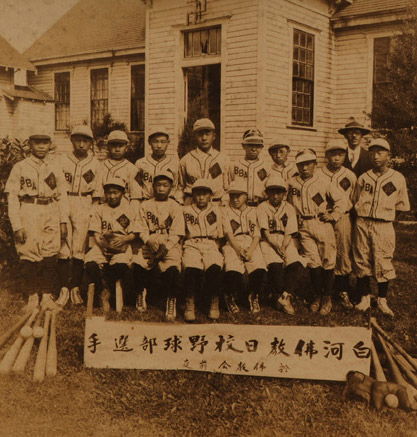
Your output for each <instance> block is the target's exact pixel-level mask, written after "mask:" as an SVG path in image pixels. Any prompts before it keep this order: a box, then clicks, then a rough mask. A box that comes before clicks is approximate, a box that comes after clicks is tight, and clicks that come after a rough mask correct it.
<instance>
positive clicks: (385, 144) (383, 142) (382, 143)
mask: <svg viewBox="0 0 417 437" xmlns="http://www.w3.org/2000/svg"><path fill="white" fill-rule="evenodd" d="M376 146H378V147H382V148H383V149H385V150H388V152H391V146H390V145H389V142H388V141H387V140H385V139H384V138H373V139H372V140H371V142H370V143H369V147H368V150H369V149H370V148H371V147H376Z"/></svg>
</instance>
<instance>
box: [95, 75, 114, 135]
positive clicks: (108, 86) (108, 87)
mask: <svg viewBox="0 0 417 437" xmlns="http://www.w3.org/2000/svg"><path fill="white" fill-rule="evenodd" d="M100 71H101V72H104V71H105V72H106V74H107V98H105V99H103V98H101V99H93V89H94V88H95V87H94V86H93V74H96V73H97V72H100ZM109 100H110V74H109V68H108V67H98V68H91V69H90V119H91V127H92V128H94V126H96V125H97V124H100V123H102V122H103V120H99V121H98V122H95V118H94V117H93V111H94V110H95V109H94V105H93V102H96V101H106V102H107V105H106V106H107V107H106V111H105V112H104V113H103V117H104V116H105V115H106V114H108V113H109V112H110V109H109V108H110V104H109V103H110V102H109Z"/></svg>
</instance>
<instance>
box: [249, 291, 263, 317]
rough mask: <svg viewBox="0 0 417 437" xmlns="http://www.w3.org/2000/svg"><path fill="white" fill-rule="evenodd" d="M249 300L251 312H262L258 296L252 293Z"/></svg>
mask: <svg viewBox="0 0 417 437" xmlns="http://www.w3.org/2000/svg"><path fill="white" fill-rule="evenodd" d="M248 299H249V309H250V312H251V313H253V314H256V313H259V312H260V311H261V307H260V306H259V297H258V295H257V294H252V293H250V294H249V296H248Z"/></svg>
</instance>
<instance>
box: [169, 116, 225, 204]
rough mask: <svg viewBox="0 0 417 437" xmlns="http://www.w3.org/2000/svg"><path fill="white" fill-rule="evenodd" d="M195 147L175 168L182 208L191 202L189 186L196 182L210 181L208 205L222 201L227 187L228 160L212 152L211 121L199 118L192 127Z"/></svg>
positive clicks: (218, 153)
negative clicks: (209, 200) (177, 169)
mask: <svg viewBox="0 0 417 437" xmlns="http://www.w3.org/2000/svg"><path fill="white" fill-rule="evenodd" d="M193 132H194V135H195V139H196V142H197V148H196V149H194V150H192V151H191V152H189V153H187V154H186V155H185V156H184V157H183V158H182V159H181V160H180V166H179V175H178V186H179V189H180V190H181V192H182V193H183V196H184V205H189V204H190V203H191V201H192V194H191V187H192V186H193V184H194V182H195V181H196V180H197V179H210V180H212V189H213V193H214V194H213V198H212V199H211V201H212V202H222V200H225V192H226V191H227V187H228V184H229V177H228V169H229V159H228V157H227V156H226V155H223V154H222V153H221V152H219V151H217V150H215V149H213V147H212V146H213V142H214V139H215V138H216V133H215V127H214V124H213V122H212V121H211V120H209V119H208V118H202V119H199V120H197V121H196V122H195V123H194V126H193Z"/></svg>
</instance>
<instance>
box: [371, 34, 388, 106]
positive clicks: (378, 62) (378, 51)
mask: <svg viewBox="0 0 417 437" xmlns="http://www.w3.org/2000/svg"><path fill="white" fill-rule="evenodd" d="M390 40H391V39H390V37H383V38H375V39H374V76H373V87H372V88H373V101H374V102H375V101H377V100H378V99H379V98H380V97H381V92H383V91H385V90H386V89H387V87H388V85H389V80H388V55H389V49H390Z"/></svg>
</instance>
